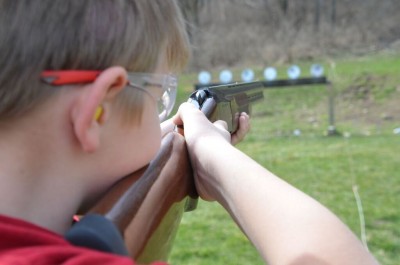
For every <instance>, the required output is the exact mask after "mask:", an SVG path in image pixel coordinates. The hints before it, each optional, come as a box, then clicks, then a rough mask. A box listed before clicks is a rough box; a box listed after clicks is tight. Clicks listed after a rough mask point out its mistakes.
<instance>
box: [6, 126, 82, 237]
mask: <svg viewBox="0 0 400 265" xmlns="http://www.w3.org/2000/svg"><path fill="white" fill-rule="evenodd" d="M50 126H51V125H50ZM31 128H32V127H31ZM26 130H28V131H26ZM51 137H52V135H45V134H43V132H42V131H40V129H38V130H37V131H36V132H35V131H33V130H31V131H29V129H27V128H20V130H15V128H14V129H13V130H8V129H7V128H4V129H3V130H0V161H1V164H0V183H2V185H0V214H3V215H8V216H11V217H15V218H19V219H23V220H25V221H28V222H31V223H34V224H36V225H39V226H41V227H44V228H47V229H49V230H52V231H54V232H56V233H59V234H63V233H64V232H65V231H66V230H67V229H68V227H69V226H70V224H71V220H72V216H73V214H75V212H76V210H77V208H78V207H79V205H80V203H81V201H82V200H83V199H84V195H85V190H84V188H85V185H84V183H82V181H80V178H79V177H80V176H78V172H79V171H78V169H76V168H72V167H69V166H68V160H66V159H61V158H62V157H61V156H62V155H63V153H62V152H61V151H62V150H56V148H54V147H53V146H52V145H54V146H56V145H55V144H54V142H52V140H53V139H50V138H51ZM58 148H59V147H58ZM60 161H62V162H60ZM82 179H83V178H82Z"/></svg>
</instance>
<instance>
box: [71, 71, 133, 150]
mask: <svg viewBox="0 0 400 265" xmlns="http://www.w3.org/2000/svg"><path fill="white" fill-rule="evenodd" d="M126 83H127V73H126V70H125V69H124V68H122V67H110V68H107V69H106V70H104V71H102V72H101V73H100V74H99V76H98V77H97V78H96V80H95V81H94V82H93V83H91V84H88V85H85V86H83V87H82V88H80V89H82V91H81V92H80V93H78V96H77V98H76V99H75V101H74V103H73V105H72V110H71V112H70V114H71V120H72V124H73V131H74V134H75V137H76V139H77V140H78V143H79V145H80V146H81V148H82V149H83V150H84V151H85V152H94V151H95V150H97V148H98V147H99V145H100V131H101V127H102V126H101V125H102V124H103V123H105V122H106V121H107V119H108V118H109V117H110V111H111V103H110V102H112V99H113V98H114V97H115V96H116V95H117V94H118V93H119V92H120V91H121V90H122V89H123V88H124V87H125V85H126ZM99 112H101V113H99Z"/></svg>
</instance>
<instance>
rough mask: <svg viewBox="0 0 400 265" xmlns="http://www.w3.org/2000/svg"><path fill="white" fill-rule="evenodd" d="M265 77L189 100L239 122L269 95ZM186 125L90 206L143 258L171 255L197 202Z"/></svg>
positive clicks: (231, 125) (231, 127)
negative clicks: (185, 214) (185, 215)
mask: <svg viewBox="0 0 400 265" xmlns="http://www.w3.org/2000/svg"><path fill="white" fill-rule="evenodd" d="M263 89H264V84H263V82H249V83H234V84H226V85H218V86H210V87H205V88H202V89H199V90H197V91H195V92H193V93H192V94H191V95H190V97H189V100H188V101H189V102H191V103H192V104H194V105H195V106H196V107H198V108H199V109H200V110H201V111H202V112H203V113H204V114H205V115H206V116H207V117H208V119H209V120H210V121H212V122H213V121H216V120H224V121H226V122H227V125H228V131H229V132H231V133H233V132H235V131H236V130H237V128H238V117H239V114H240V113H241V112H246V113H249V114H250V112H251V105H252V104H253V103H255V102H258V101H260V100H262V99H263V98H264V96H263ZM182 130H183V128H179V129H178V130H177V131H174V132H170V133H168V134H167V135H166V136H164V137H163V139H162V142H161V148H160V151H159V153H158V154H157V156H156V157H155V158H154V160H152V161H151V162H150V164H149V165H148V166H146V167H144V168H143V169H141V170H139V171H137V172H134V173H132V174H130V175H128V176H126V177H124V178H122V179H121V180H120V181H119V182H117V183H116V184H115V185H114V186H113V187H111V188H110V189H109V190H108V192H106V193H105V194H104V195H103V196H102V197H101V198H100V199H99V200H98V201H97V202H96V203H95V204H94V206H92V207H91V208H90V209H89V210H85V211H84V212H81V214H88V213H92V214H93V213H95V214H101V215H103V216H105V217H106V219H108V220H111V221H112V222H113V223H114V224H115V226H116V227H117V228H118V230H119V231H120V233H121V234H122V236H123V240H124V241H125V245H126V247H127V251H128V254H129V255H130V256H131V257H132V258H133V259H135V260H136V261H138V262H141V263H149V262H152V261H157V260H163V261H166V260H167V259H168V255H169V253H170V252H171V249H172V244H173V241H174V238H175V235H176V232H177V229H178V226H179V224H180V221H181V218H182V215H183V212H184V211H191V210H194V209H195V208H196V205H197V198H198V195H197V193H196V188H195V185H194V180H193V172H192V168H191V165H190V160H189V156H188V153H187V150H186V145H185V139H184V136H183V131H182Z"/></svg>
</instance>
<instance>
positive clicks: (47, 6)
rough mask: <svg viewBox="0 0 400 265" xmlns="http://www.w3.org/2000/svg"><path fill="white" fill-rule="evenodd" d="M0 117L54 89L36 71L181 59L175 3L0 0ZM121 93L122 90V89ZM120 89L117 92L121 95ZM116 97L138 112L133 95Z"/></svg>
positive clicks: (181, 31) (180, 63)
mask: <svg viewBox="0 0 400 265" xmlns="http://www.w3.org/2000/svg"><path fill="white" fill-rule="evenodd" d="M0 52H1V53H2V56H1V57H0V120H4V119H6V118H10V117H17V116H18V115H21V114H23V113H25V112H26V111H28V110H29V109H30V108H33V107H34V106H36V105H37V104H39V103H40V102H41V101H42V100H45V99H46V98H48V97H49V96H50V95H51V94H52V93H55V92H54V91H55V89H54V87H50V86H47V85H44V84H43V83H42V82H41V81H40V78H39V77H40V74H41V72H42V71H43V70H72V69H75V70H103V69H106V68H107V67H110V66H113V65H119V66H123V67H125V68H126V69H127V71H132V72H153V71H154V69H155V67H156V66H157V64H158V62H159V61H160V59H161V58H160V56H162V55H165V59H166V63H167V65H168V66H169V67H170V68H171V69H172V70H181V69H182V68H183V67H184V65H185V64H186V61H187V59H188V57H189V53H190V52H189V44H188V38H187V34H186V31H185V25H184V20H183V18H182V15H181V13H180V10H179V7H178V5H177V3H176V1H175V0H150V1H149V0H85V1H82V0H68V1H65V0H41V1H39V0H36V1H32V0H18V1H15V0H0ZM125 90H127V89H125ZM124 93H125V92H124ZM135 94H137V96H136V97H130V102H126V101H127V100H126V98H127V97H121V102H125V103H126V104H123V105H130V106H134V107H132V108H133V109H132V108H131V109H130V111H129V112H131V113H132V111H134V112H135V113H136V114H135V115H134V116H136V117H138V116H140V115H139V114H140V110H141V109H142V106H140V102H141V100H140V95H139V94H140V93H135Z"/></svg>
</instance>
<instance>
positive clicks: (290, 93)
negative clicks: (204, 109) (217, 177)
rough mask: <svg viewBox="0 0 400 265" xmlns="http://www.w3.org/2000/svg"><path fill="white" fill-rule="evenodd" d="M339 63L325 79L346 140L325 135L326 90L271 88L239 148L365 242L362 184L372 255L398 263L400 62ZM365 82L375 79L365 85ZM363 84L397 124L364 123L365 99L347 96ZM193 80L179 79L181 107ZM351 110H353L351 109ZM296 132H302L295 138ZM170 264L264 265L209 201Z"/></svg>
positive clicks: (390, 58) (186, 227)
mask: <svg viewBox="0 0 400 265" xmlns="http://www.w3.org/2000/svg"><path fill="white" fill-rule="evenodd" d="M335 64H336V66H335V72H334V73H333V72H332V71H330V72H328V73H327V74H328V77H329V79H331V80H333V81H334V85H335V89H336V91H337V92H338V99H340V100H341V101H340V102H337V104H338V105H340V104H342V105H340V106H344V107H343V109H341V110H338V111H337V112H338V114H339V115H338V117H337V121H336V126H337V129H338V130H339V132H341V133H345V136H335V137H328V136H325V134H326V131H327V126H328V121H327V106H326V102H327V93H326V89H325V88H324V87H303V88H296V89H285V90H268V91H266V92H265V98H266V99H265V101H264V102H263V103H262V104H258V105H257V106H255V107H254V109H253V118H252V131H251V132H250V133H249V135H248V136H247V138H246V140H245V141H244V142H242V143H240V144H239V146H238V148H240V149H241V150H242V151H243V152H245V153H247V154H248V155H249V156H251V157H252V158H254V159H255V160H256V161H257V162H259V163H260V164H262V165H263V166H265V167H266V168H268V169H269V170H271V171H272V172H274V173H275V174H277V175H278V176H280V177H281V178H283V179H285V180H286V181H288V182H289V183H291V184H292V185H294V186H296V187H298V188H299V189H301V190H303V191H304V192H306V193H307V194H310V195H311V196H313V197H314V198H316V199H317V200H319V201H320V202H321V203H323V204H324V205H326V206H327V207H328V208H329V209H331V210H332V211H333V212H334V213H335V214H336V215H338V216H339V217H340V218H341V219H342V220H343V221H344V222H345V223H346V224H347V225H348V226H349V227H350V228H351V229H352V230H353V231H354V233H355V234H356V235H357V236H358V237H360V233H361V232H360V221H359V214H358V210H357V205H356V200H355V198H354V193H353V187H355V186H357V187H358V192H359V195H360V197H361V201H362V204H363V209H364V216H365V223H366V235H367V241H368V247H369V249H370V251H371V252H372V253H373V254H374V255H375V256H376V257H377V259H378V260H379V261H380V262H381V263H382V264H387V265H397V264H399V263H400V257H399V253H400V210H399V204H400V173H399V171H400V156H399V151H400V135H394V134H393V132H392V131H393V129H394V128H396V127H400V119H399V116H398V114H397V113H395V112H396V109H393V108H392V107H393V106H397V104H393V106H392V105H391V103H390V102H392V101H393V100H396V99H398V101H397V102H400V96H399V94H400V92H399V91H398V90H399V89H398V87H399V86H400V78H399V76H400V56H399V55H397V56H394V55H392V54H389V55H387V54H383V55H379V56H378V55H374V56H369V57H365V58H354V59H342V60H338V61H336V62H335ZM302 65H307V62H302ZM283 68H284V66H282V69H283ZM365 76H373V78H372V79H367V80H364V79H363V78H364V77H365ZM360 79H362V83H363V85H365V84H369V83H373V86H371V89H370V91H369V98H368V99H367V101H368V103H371V102H372V103H373V104H372V105H368V107H370V108H371V110H376V111H385V112H387V113H389V114H391V115H392V114H393V118H392V119H388V120H385V119H383V120H380V119H379V115H378V116H377V118H376V117H375V118H374V119H372V118H371V119H366V118H365V117H364V116H363V112H362V111H361V112H357V110H358V109H359V108H364V107H365V102H366V99H365V98H361V99H360V98H359V97H358V95H357V94H356V93H355V95H354V94H352V97H345V96H344V95H346V91H347V90H349V88H351V87H352V86H353V85H354V84H355V83H357V82H359V80H360ZM376 80H379V82H376ZM382 80H383V81H382ZM195 81H196V80H195V74H187V75H184V76H183V77H182V78H181V86H182V87H181V92H180V95H179V100H180V102H182V101H184V100H185V99H186V98H187V96H188V94H189V93H190V92H191V91H192V84H193V83H195ZM364 83H365V84H364ZM382 91H384V92H382ZM343 102H345V103H346V104H344V103H343ZM347 104H349V105H354V108H353V109H350V108H346V107H345V106H347ZM371 106H372V107H371ZM360 113H361V114H360ZM350 114H353V116H354V117H351V119H350V118H348V117H347V116H346V115H350ZM364 114H365V113H364ZM366 116H372V114H371V113H370V114H368V113H366ZM355 121H356V122H355ZM377 124H378V125H379V126H378V125H377ZM378 127H379V128H378ZM295 129H300V130H301V132H302V134H301V135H300V136H297V137H296V136H294V135H293V130H295ZM367 131H368V133H366V132H367ZM170 262H171V263H172V264H264V263H263V261H262V260H261V258H260V257H259V255H258V253H257V252H256V250H255V249H254V247H253V246H252V245H251V244H250V243H249V242H248V240H247V239H246V237H245V236H244V235H243V234H242V233H241V231H240V229H239V228H238V227H237V226H236V225H235V224H234V222H233V221H232V220H231V219H230V217H229V215H228V214H227V213H226V212H225V211H224V210H223V209H222V208H221V207H220V206H219V205H218V204H216V203H207V202H200V204H199V207H198V209H197V210H196V211H194V212H190V213H186V214H185V215H184V218H183V220H182V224H181V226H180V229H179V231H178V235H177V238H176V243H175V246H174V249H173V252H172V255H171V258H170Z"/></svg>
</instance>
